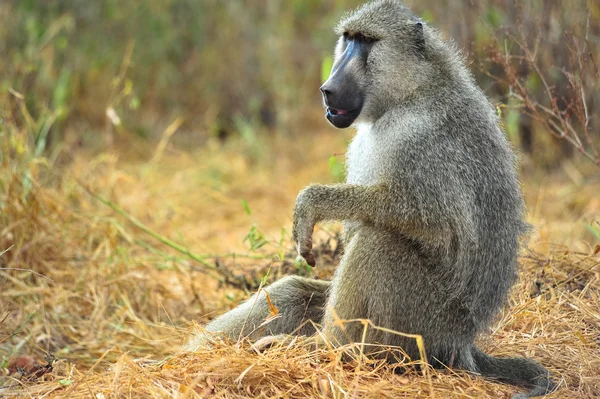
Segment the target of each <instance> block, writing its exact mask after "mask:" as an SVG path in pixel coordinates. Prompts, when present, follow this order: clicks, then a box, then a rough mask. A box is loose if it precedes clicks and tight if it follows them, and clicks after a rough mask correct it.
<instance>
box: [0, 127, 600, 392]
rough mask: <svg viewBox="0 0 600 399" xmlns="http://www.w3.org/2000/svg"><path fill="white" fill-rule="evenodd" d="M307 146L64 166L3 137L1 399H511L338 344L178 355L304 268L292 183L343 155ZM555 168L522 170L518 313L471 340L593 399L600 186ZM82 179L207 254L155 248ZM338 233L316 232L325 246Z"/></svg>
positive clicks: (325, 143) (243, 346)
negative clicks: (524, 236)
mask: <svg viewBox="0 0 600 399" xmlns="http://www.w3.org/2000/svg"><path fill="white" fill-rule="evenodd" d="M314 137H315V136H312V137H311V138H301V139H297V140H295V141H294V142H293V143H292V144H290V143H289V142H281V143H279V142H277V139H276V138H275V139H273V140H271V141H270V142H269V144H268V145H266V146H264V148H262V150H261V152H259V153H254V152H252V151H254V150H252V149H250V150H252V151H250V150H249V149H248V147H247V146H246V145H243V144H241V143H230V144H228V145H227V146H225V147H219V146H218V145H217V144H214V146H213V147H210V146H209V147H208V148H205V149H204V150H203V151H198V152H193V153H187V152H180V151H175V150H173V149H169V147H167V150H166V151H165V153H161V154H154V148H146V147H145V146H144V145H141V144H139V143H129V144H131V145H129V146H128V147H129V148H130V149H129V150H128V151H127V154H117V153H114V154H101V155H90V154H85V153H78V154H77V155H76V156H75V157H74V159H72V161H71V163H70V164H69V167H68V168H67V169H65V168H58V167H50V166H46V165H44V164H43V163H40V162H39V161H37V160H28V159H27V158H26V156H25V155H24V154H23V153H19V151H15V148H14V146H13V145H12V144H11V145H9V144H7V143H3V144H2V145H4V147H3V149H2V151H3V155H4V156H3V158H2V166H1V167H2V169H1V174H0V183H1V184H0V211H1V213H0V253H1V252H2V251H3V250H5V249H8V250H7V252H6V253H4V254H2V255H0V362H4V365H3V367H5V376H4V377H0V396H8V397H11V396H18V397H68V398H70V399H71V398H78V397H86V398H87V397H94V398H109V397H171V396H173V397H182V398H183V397H211V398H212V397H214V398H242V397H260V398H267V397H269V398H270V397H286V398H287V397H289V398H314V397H322V398H330V397H333V398H341V397H373V398H385V397H409V398H412V397H437V398H496V397H508V395H509V394H510V393H511V392H514V390H515V389H514V388H512V387H509V386H505V385H501V384H495V383H492V382H489V381H485V380H482V379H479V378H476V377H473V376H470V375H467V374H464V373H458V374H456V373H454V372H440V371H432V370H425V372H424V375H423V374H422V373H420V372H417V371H409V372H408V373H406V374H404V375H397V374H394V372H393V370H391V369H390V368H389V367H387V366H385V365H383V364H380V363H372V362H369V361H368V360H366V359H362V358H360V357H359V358H357V360H356V361H355V362H354V363H347V364H343V363H340V362H339V361H338V360H337V358H338V357H337V354H338V353H337V351H331V350H328V349H322V350H320V351H314V352H311V351H309V350H308V349H306V348H305V347H303V346H302V344H301V342H297V343H296V344H295V345H292V346H289V347H283V348H274V349H272V350H269V351H267V352H266V353H264V354H257V353H253V352H252V351H250V350H249V348H248V345H247V343H244V342H242V343H240V344H239V345H236V344H231V345H222V346H219V347H216V348H214V349H213V350H210V351H201V352H198V353H195V354H177V353H176V349H177V347H178V346H179V345H180V344H181V343H182V342H183V340H184V337H185V335H186V333H187V332H188V330H189V328H190V325H189V321H190V320H197V321H198V322H199V323H203V322H205V321H206V320H207V319H208V318H210V317H212V316H213V315H214V314H215V313H216V312H222V311H224V310H226V309H227V308H230V307H232V306H234V304H235V303H236V302H237V301H238V300H240V299H243V298H244V297H246V295H247V293H245V292H244V290H243V288H244V287H245V288H248V289H253V288H254V287H256V286H257V285H258V284H259V283H260V280H261V279H262V277H263V276H264V275H265V274H266V272H267V270H269V271H270V275H269V280H270V281H273V280H274V279H276V278H277V277H279V276H280V275H282V274H286V273H291V272H297V270H296V267H295V265H294V262H293V251H292V246H291V244H290V240H289V237H288V236H287V235H284V238H283V240H281V227H282V226H285V227H287V228H288V229H289V226H290V224H291V219H290V218H291V206H292V204H293V200H294V197H295V195H296V193H297V191H298V190H299V189H300V188H301V187H302V186H304V185H305V184H307V183H308V182H310V181H321V182H326V181H328V180H331V177H330V174H329V170H328V158H329V156H330V155H331V154H332V152H333V151H332V149H338V151H339V152H343V149H344V146H345V143H344V138H343V137H339V136H335V135H332V134H331V133H329V132H324V133H323V134H321V135H319V143H320V145H319V146H315V143H314V140H315V139H314ZM306 149H310V151H308V152H307V151H306ZM249 152H250V156H249V155H248V153H249ZM136 154H137V155H136ZM144 154H148V155H144ZM157 155H158V156H157ZM120 157H122V158H123V159H119V158H120ZM149 159H154V160H155V161H153V162H151V161H148V160H149ZM569 168H570V169H569ZM565 170H566V172H565V171H558V172H557V173H556V174H555V175H553V176H549V177H541V176H540V175H539V173H537V172H531V173H528V175H527V176H526V178H525V190H526V194H527V198H528V203H529V209H530V214H531V219H532V222H533V223H534V224H536V225H537V226H539V227H540V229H539V230H538V232H537V233H536V235H534V237H533V238H532V241H531V243H530V248H532V251H526V252H525V253H524V256H523V258H522V271H521V279H520V282H519V284H518V285H517V287H516V288H515V290H514V293H513V295H512V297H511V302H510V307H509V308H508V309H507V310H506V311H505V313H504V314H503V315H502V317H501V318H500V319H499V321H498V322H497V324H496V325H495V326H494V328H493V331H492V334H491V335H490V336H486V337H482V339H481V341H480V344H481V346H482V347H483V348H485V349H486V350H487V351H489V352H491V353H493V354H495V355H499V356H504V355H506V356H510V355H515V354H519V355H525V356H532V357H535V358H536V359H538V360H540V361H541V362H542V363H543V364H544V365H546V366H547V367H549V368H550V369H551V370H552V371H553V373H554V374H555V376H556V379H557V381H558V382H559V384H560V391H559V392H557V393H556V394H554V395H553V396H552V397H555V398H592V397H598V396H600V311H599V309H600V281H599V280H600V258H599V256H598V253H596V254H594V245H596V244H597V243H598V238H597V237H595V236H594V233H593V232H592V230H593V229H589V228H586V226H585V223H586V222H593V221H594V219H595V220H598V215H599V214H600V201H599V200H598V198H597V194H595V193H598V192H600V182H598V181H597V180H596V181H595V182H594V181H586V180H585V179H584V178H583V177H582V176H583V174H582V172H579V169H577V167H576V166H573V165H571V166H568V167H567V169H565ZM76 180H79V181H81V182H83V183H84V184H85V185H86V186H87V187H89V188H90V189H91V190H92V191H93V192H95V193H98V194H99V195H101V196H103V197H105V198H108V199H109V200H110V201H112V202H114V203H116V204H119V205H120V206H121V207H122V208H123V209H124V210H125V211H126V212H127V213H128V214H130V215H132V216H133V217H135V218H136V219H138V220H139V221H140V222H142V223H143V224H145V225H147V226H148V227H149V228H151V229H152V230H153V231H155V232H157V233H159V234H161V235H163V236H165V237H167V238H169V239H171V240H174V241H176V242H178V243H180V244H182V245H183V246H184V247H186V248H189V249H191V250H193V251H194V252H195V253H196V254H199V256H200V257H201V258H202V261H201V262H198V261H192V260H190V259H189V257H186V256H184V255H182V254H180V253H177V252H176V251H174V250H173V249H172V248H169V247H167V246H165V245H163V244H160V243H159V242H158V241H156V240H155V239H154V238H152V237H151V236H149V235H148V234H146V233H144V232H142V231H141V230H139V229H138V228H136V227H134V226H133V225H132V224H131V223H130V222H129V221H128V220H127V219H126V218H124V217H122V216H120V215H118V214H116V213H115V212H114V211H113V210H111V209H110V208H109V207H107V206H105V205H104V204H102V203H100V202H99V201H97V200H95V199H94V198H93V197H91V196H90V195H89V194H88V193H87V192H86V191H85V190H84V189H83V188H82V187H81V186H80V185H79V184H78V183H77V181H76ZM273 182H275V184H273ZM242 199H243V200H245V201H246V202H247V203H248V204H249V208H250V210H251V214H250V215H248V214H247V213H246V212H245V210H244V206H243V205H242V203H241V200H242ZM253 223H254V224H256V226H258V227H259V229H260V230H261V231H262V232H263V236H264V237H265V239H267V240H268V241H269V243H268V244H266V245H265V246H264V247H262V248H261V249H260V250H258V251H254V252H248V251H247V249H248V245H249V242H250V241H251V240H246V241H245V242H243V240H244V237H246V235H247V234H248V231H249V230H250V227H251V226H252V224H253ZM598 229H600V226H599V227H598ZM331 231H333V232H335V231H336V227H335V226H334V227H328V228H325V229H321V232H320V235H321V237H322V239H321V241H322V242H323V241H326V237H327V235H328V234H330V235H333V234H334V233H331ZM253 237H254V239H255V240H254V241H255V242H256V240H258V242H260V236H259V235H258V233H256V232H255V233H254V234H253ZM323 237H325V238H323ZM333 241H335V240H333ZM549 243H552V244H553V245H550V244H549ZM555 244H556V245H555ZM322 249H323V253H322V256H321V257H320V258H321V259H320V261H319V267H317V268H316V269H315V270H314V272H313V275H318V276H320V277H327V276H328V275H329V274H330V273H331V270H332V269H333V267H334V266H335V265H334V263H335V259H336V255H337V254H335V253H334V252H335V251H334V249H335V244H333V245H332V244H331V242H330V243H329V244H328V245H323V246H322ZM533 250H535V251H536V252H533ZM232 252H235V253H237V255H236V256H232V255H231V253H232ZM215 264H218V265H220V268H219V270H217V271H215V270H211V269H210V268H211V267H212V266H214V265H215ZM326 264H327V265H328V266H325V265H326ZM219 280H227V281H229V282H231V283H233V285H232V284H227V283H223V282H222V281H219ZM346 349H348V348H346ZM25 355H32V356H33V357H32V358H27V357H25ZM45 355H52V356H54V357H55V360H52V363H53V369H52V370H51V371H49V370H47V369H45V368H43V367H42V366H43V365H44V364H45V362H46V361H45V360H43V359H44V356H45ZM15 359H17V361H19V362H21V363H19V364H15ZM38 363H41V364H42V365H38ZM0 366H2V363H0ZM9 371H10V372H11V373H10V375H6V374H8V372H9ZM46 371H48V372H46ZM41 374H44V375H42V376H40V375H41Z"/></svg>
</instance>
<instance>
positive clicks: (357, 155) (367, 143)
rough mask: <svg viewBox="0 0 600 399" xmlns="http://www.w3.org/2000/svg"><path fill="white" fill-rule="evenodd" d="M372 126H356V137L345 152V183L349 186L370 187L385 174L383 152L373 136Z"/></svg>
mask: <svg viewBox="0 0 600 399" xmlns="http://www.w3.org/2000/svg"><path fill="white" fill-rule="evenodd" d="M372 127H373V125H372V124H360V125H358V126H357V131H356V136H354V139H352V142H351V143H350V145H349V146H348V151H347V152H346V168H347V170H346V172H347V177H346V182H347V183H351V184H363V185H372V184H376V183H378V182H379V181H380V180H381V177H382V175H383V173H384V172H385V170H384V169H385V164H386V162H385V160H384V159H382V156H385V155H384V154H385V151H382V148H380V147H381V142H378V140H377V137H375V135H374V134H373V129H372Z"/></svg>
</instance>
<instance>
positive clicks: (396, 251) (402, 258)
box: [323, 226, 474, 362]
mask: <svg viewBox="0 0 600 399" xmlns="http://www.w3.org/2000/svg"><path fill="white" fill-rule="evenodd" d="M435 273H436V272H435V271H434V270H433V268H432V267H431V266H429V265H428V264H427V263H426V259H424V258H423V257H422V256H421V255H420V253H419V251H418V248H417V247H416V246H415V245H414V244H412V243H411V242H410V241H407V240H406V239H405V238H403V237H402V236H401V235H399V234H398V233H396V232H392V231H386V230H384V229H381V228H375V227H374V226H363V227H361V229H360V230H359V231H357V233H356V234H355V235H354V237H352V239H351V241H350V242H349V243H348V246H347V248H346V252H345V255H344V258H343V259H342V261H341V262H340V265H339V266H338V269H337V270H336V275H335V277H334V280H333V281H332V287H331V292H330V295H329V300H328V304H327V306H326V313H325V315H324V318H323V328H324V333H325V335H326V336H327V337H328V338H329V339H330V340H331V341H332V343H334V344H335V343H336V342H337V343H338V344H342V345H344V344H349V343H360V342H361V341H362V340H363V331H364V330H363V329H364V326H363V324H361V323H360V322H352V323H346V324H344V325H343V326H342V325H340V324H339V323H335V318H336V317H338V318H340V319H342V320H352V319H369V320H370V321H371V322H372V323H373V324H374V325H375V326H378V327H383V328H386V329H389V330H393V331H397V332H402V333H408V334H419V335H421V336H422V337H423V339H424V341H425V346H426V349H427V355H428V356H440V354H445V353H446V352H448V353H451V352H452V348H455V347H458V348H460V347H462V346H464V345H465V344H467V343H469V342H472V339H473V336H474V328H473V324H472V322H471V321H470V320H469V318H468V316H469V315H468V314H463V313H464V312H462V310H461V308H460V307H459V306H458V304H457V303H454V302H455V301H448V300H447V298H448V295H447V293H445V292H443V291H442V289H441V288H440V286H439V284H435V283H434V282H435V281H436V275H435ZM454 308H456V309H454ZM459 311H460V312H459ZM450 316H452V317H450ZM465 329H467V330H469V331H466V330H465ZM459 341H460V342H459ZM365 343H366V344H375V345H379V346H378V347H373V346H371V347H368V346H367V347H365V348H364V353H370V355H372V356H376V357H380V356H386V357H387V358H388V360H389V361H391V362H394V361H395V359H394V358H393V356H396V357H398V356H400V355H399V354H398V353H394V354H393V356H392V357H390V354H389V353H388V352H382V351H383V350H384V348H382V347H381V345H382V346H399V347H401V348H402V349H403V350H404V352H405V353H406V354H408V356H409V357H410V358H411V359H412V360H419V359H420V353H419V350H418V347H417V345H416V340H415V339H414V338H408V337H403V336H401V335H398V334H394V333H391V332H386V331H382V330H376V329H374V328H372V327H369V328H368V330H367V334H366V336H365ZM378 352H381V355H378ZM399 359H400V360H401V357H399ZM444 360H446V359H444Z"/></svg>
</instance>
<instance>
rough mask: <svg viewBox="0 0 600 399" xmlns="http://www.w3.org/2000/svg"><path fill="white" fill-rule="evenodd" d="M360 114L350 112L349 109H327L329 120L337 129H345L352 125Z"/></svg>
mask: <svg viewBox="0 0 600 399" xmlns="http://www.w3.org/2000/svg"><path fill="white" fill-rule="evenodd" d="M358 114H359V112H355V111H350V110H347V109H338V108H332V107H327V114H326V115H325V116H326V117H327V120H328V121H329V122H330V123H331V124H332V125H333V126H335V127H337V128H339V129H344V128H347V127H349V126H350V125H352V122H354V120H355V119H356V117H357V116H358Z"/></svg>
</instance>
